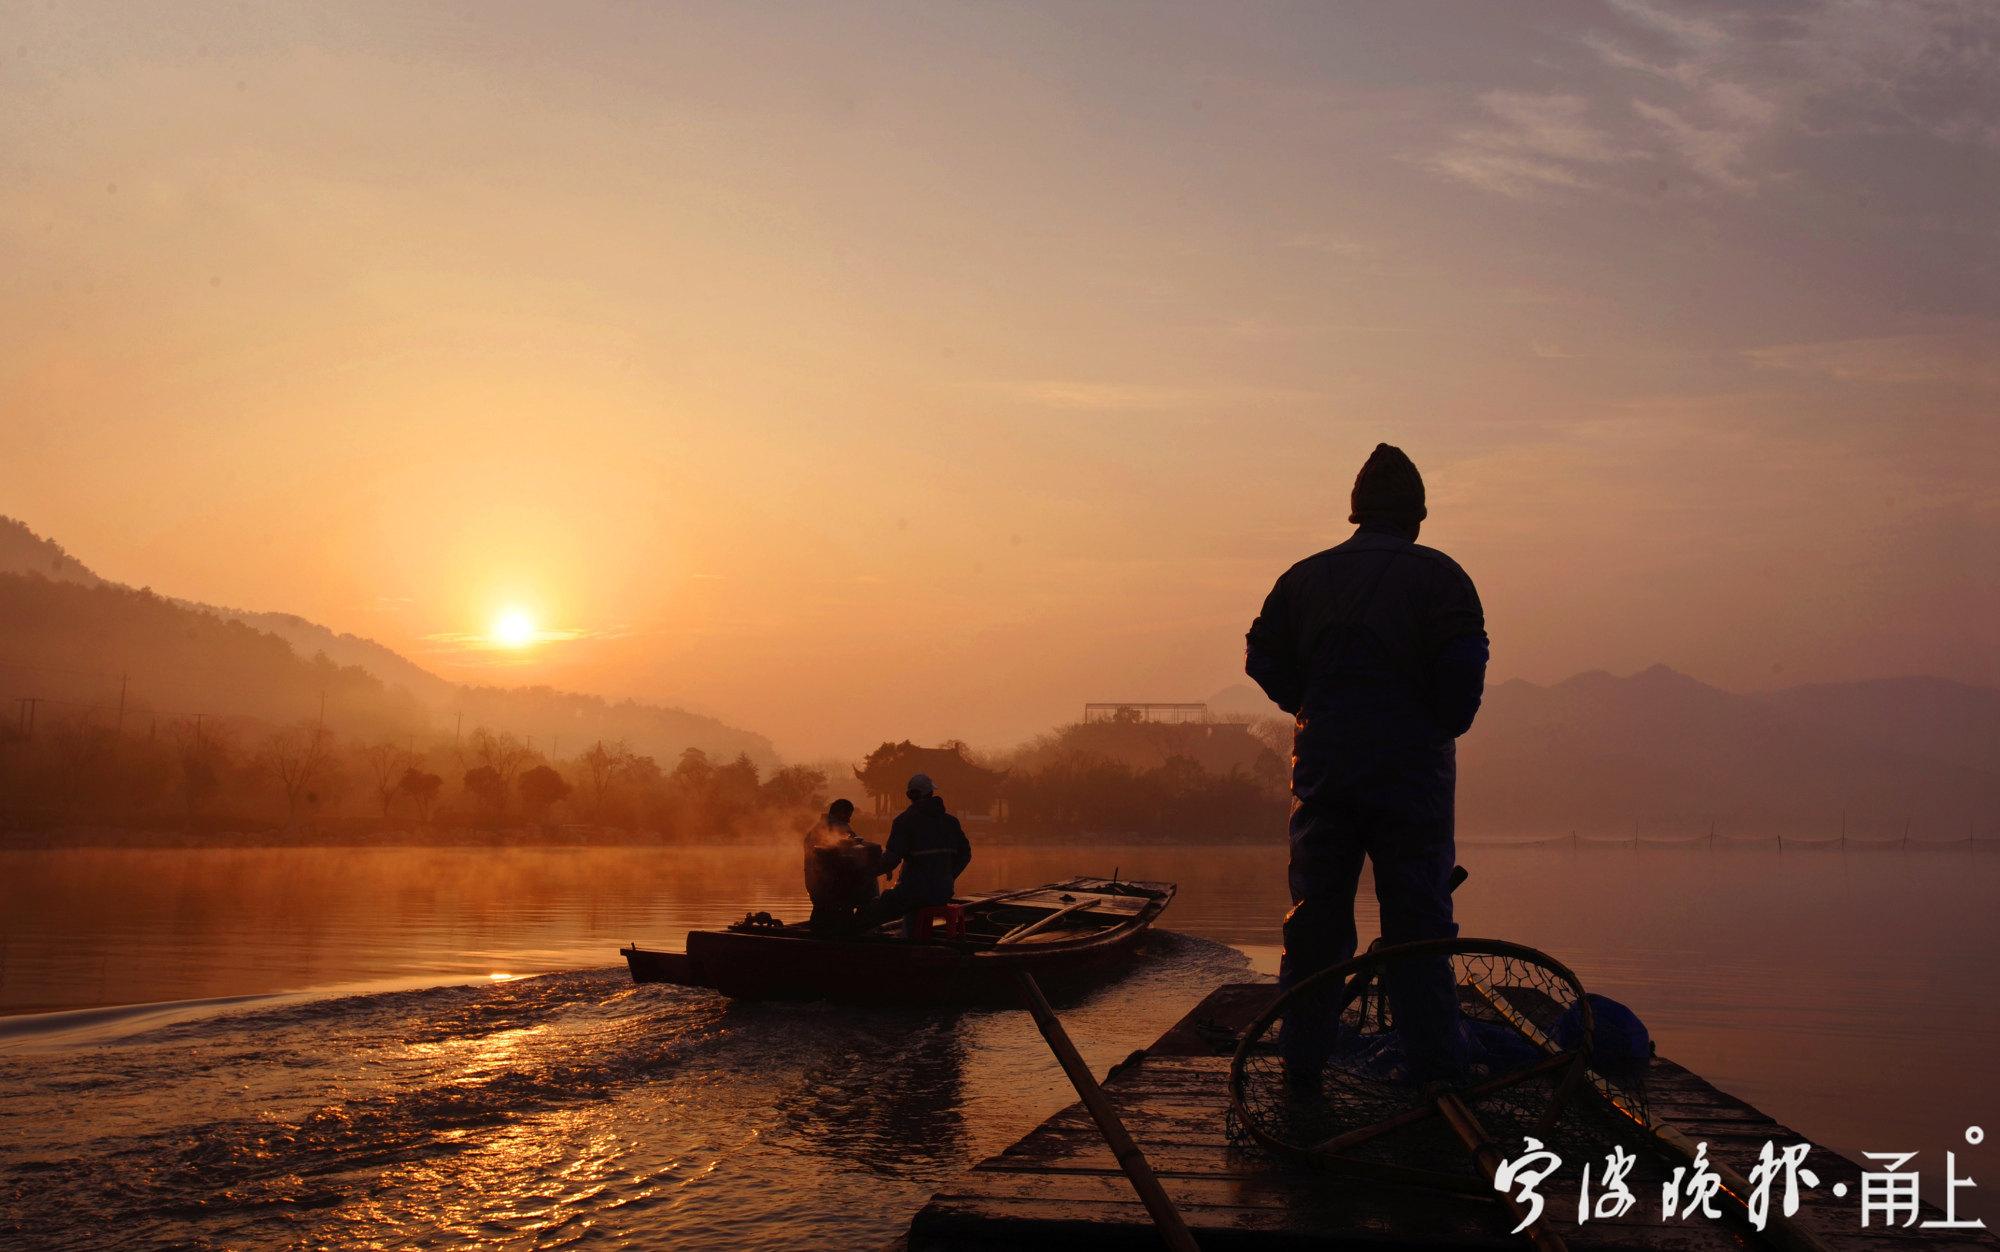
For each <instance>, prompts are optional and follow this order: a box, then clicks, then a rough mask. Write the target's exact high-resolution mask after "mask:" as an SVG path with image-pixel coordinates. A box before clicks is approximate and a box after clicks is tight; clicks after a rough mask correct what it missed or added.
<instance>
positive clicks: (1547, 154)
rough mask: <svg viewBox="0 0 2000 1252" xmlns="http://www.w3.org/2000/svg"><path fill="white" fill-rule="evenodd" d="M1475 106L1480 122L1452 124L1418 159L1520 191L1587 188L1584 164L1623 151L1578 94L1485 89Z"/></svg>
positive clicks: (1492, 186)
mask: <svg viewBox="0 0 2000 1252" xmlns="http://www.w3.org/2000/svg"><path fill="white" fill-rule="evenodd" d="M1479 106H1480V108H1481V109H1482V110H1483V111H1484V113H1485V114H1486V118H1487V120H1486V122H1485V123H1483V124H1481V125H1479V126H1474V127H1470V128H1468V129H1465V130H1462V131H1460V132H1459V133H1458V134H1457V135H1456V136H1454V137H1453V140H1452V142H1451V143H1450V144H1449V145H1447V146H1446V147H1445V149H1444V150H1443V151H1441V152H1438V153H1436V154H1435V155H1433V156H1431V157H1429V158H1428V159H1426V160H1425V161H1424V162H1423V163H1424V164H1426V165H1428V166H1429V167H1430V168H1432V169H1434V170H1437V171H1438V172H1439V173H1442V174H1445V175H1447V176H1449V177H1452V178H1456V179H1458V180H1459V181H1461V182H1466V183H1470V184H1472V185H1473V186H1475V187H1480V188H1483V189H1484V190H1487V191H1492V192H1496V193H1498V194H1500V195H1504V196H1514V197H1517V198H1528V197H1533V196H1536V195H1540V194H1543V193H1546V192H1551V191H1583V190H1587V189H1589V188H1591V187H1593V186H1595V185H1596V179H1595V178H1594V177H1593V176H1592V175H1591V174H1590V173H1589V169H1590V167H1592V166H1599V165H1603V164H1605V163H1607V162H1612V161H1617V160H1620V159H1622V158H1623V157H1624V156H1626V155H1627V153H1626V152H1625V151H1624V150H1623V149H1622V148H1621V147H1620V146H1619V145H1618V144H1617V143H1616V142H1615V141H1614V140H1613V139H1612V137H1611V134H1610V133H1609V132H1608V131H1606V130H1604V129H1603V128H1602V127H1600V126H1598V125H1596V124H1595V123H1594V122H1593V121H1592V120H1591V119H1590V111H1591V109H1590V103H1589V101H1587V100H1585V99H1584V98H1583V97H1581V96H1575V95H1567V94H1549V95H1536V94H1533V93H1528V92H1518V91H1489V92H1487V93H1486V94H1484V95H1482V96H1481V97H1479Z"/></svg>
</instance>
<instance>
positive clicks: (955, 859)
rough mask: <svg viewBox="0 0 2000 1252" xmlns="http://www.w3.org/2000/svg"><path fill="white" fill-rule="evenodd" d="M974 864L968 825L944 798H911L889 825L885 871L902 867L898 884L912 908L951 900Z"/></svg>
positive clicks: (901, 893)
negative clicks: (948, 809)
mask: <svg viewBox="0 0 2000 1252" xmlns="http://www.w3.org/2000/svg"><path fill="white" fill-rule="evenodd" d="M971 863H972V844H971V843H970V842H969V841H968V840H967V839H966V837H965V828H964V827H963V826H960V825H959V824H958V819H957V818H956V817H953V816H952V815H951V814H949V813H947V812H945V809H944V801H943V800H941V799H939V798H938V797H936V796H926V797H925V798H923V799H921V800H913V801H911V802H910V807H909V808H907V809H904V810H903V811H902V812H901V813H898V814H897V815H896V820H895V821H894V822H892V823H890V825H889V846H888V848H887V849H886V850H885V852H884V854H883V857H882V872H883V873H885V874H886V873H888V872H890V871H891V870H893V869H895V868H896V867H897V866H898V865H901V866H903V876H902V877H901V878H900V879H898V880H897V883H896V886H897V888H898V892H899V895H900V896H901V898H902V899H903V901H904V903H905V904H907V905H908V906H909V907H911V908H922V907H924V906H926V905H932V904H946V903H949V902H950V900H951V893H952V886H953V884H955V883H956V882H957V881H958V876H959V874H960V873H961V872H963V871H964V869H965V867H966V866H967V865H970V864H971Z"/></svg>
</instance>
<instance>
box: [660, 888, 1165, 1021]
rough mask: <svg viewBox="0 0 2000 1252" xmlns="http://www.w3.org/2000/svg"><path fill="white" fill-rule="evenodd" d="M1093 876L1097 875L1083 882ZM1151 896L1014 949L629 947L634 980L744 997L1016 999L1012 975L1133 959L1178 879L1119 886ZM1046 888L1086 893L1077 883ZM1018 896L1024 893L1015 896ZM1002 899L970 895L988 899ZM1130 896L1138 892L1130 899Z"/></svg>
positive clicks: (774, 942)
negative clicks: (1096, 922)
mask: <svg viewBox="0 0 2000 1252" xmlns="http://www.w3.org/2000/svg"><path fill="white" fill-rule="evenodd" d="M1077 881H1095V880H1077ZM1119 887H1120V889H1123V890H1126V891H1133V890H1145V891H1147V892H1149V893H1152V894H1151V898H1149V899H1144V900H1140V901H1134V902H1133V903H1131V904H1128V905H1121V907H1124V908H1129V910H1130V911H1129V915H1127V916H1123V917H1120V918H1119V919H1118V920H1117V921H1116V922H1115V923H1114V924H1110V925H1106V926H1104V927H1102V928H1100V929H1096V930H1093V931H1091V932H1089V933H1087V934H1081V935H1078V936H1076V937H1075V938H1065V937H1049V936H1044V937H1043V941H1040V942H1021V943H1019V944H1015V945H1012V946H1009V945H1006V944H994V943H991V942H988V943H980V942H978V941H976V940H975V941H955V940H943V941H911V940H903V939H896V938H890V937H884V936H866V937H856V938H849V939H827V938H822V937H818V936H813V935H810V934H809V933H807V932H805V931H804V930H803V928H800V927H785V928H783V929H781V930H780V929H744V928H736V929H730V930H697V931H691V932H689V934H688V937H687V951H686V952H685V953H676V952H660V951H656V950H650V949H644V948H639V947H637V946H634V947H630V948H626V949H623V955H624V957H625V960H626V964H627V965H628V967H629V968H630V969H631V972H632V979H633V981H634V982H641V983H646V982H669V983H679V984H682V985H684V986H696V987H707V988H711V989H713V990H716V991H720V992H722V993H723V994H725V995H728V996H732V997H735V998H738V999H746V1000H835V1001H840V1002H843V1003H855V1004H916V1005H932V1004H967V1003H978V1002H982V1001H1011V1000H1012V999H1013V998H1014V996H1015V994H1016V992H1015V989H1014V988H1015V983H1014V974H1015V972H1016V971H1025V972H1027V973H1030V974H1033V975H1034V976H1035V978H1036V980H1037V981H1039V982H1043V983H1047V984H1049V985H1052V986H1062V985H1065V984H1070V983H1074V982H1078V981H1085V980H1088V979H1090V978H1093V977H1097V976H1101V975H1102V974H1104V973H1105V972H1107V971H1108V970H1109V969H1111V968H1112V967H1115V966H1116V965H1117V964H1118V963H1120V962H1122V961H1124V960H1127V959H1129V958H1130V957H1131V955H1132V954H1133V952H1134V950H1135V949H1136V948H1137V947H1138V946H1139V945H1140V944H1141V943H1142V942H1143V940H1144V938H1145V936H1146V934H1147V933H1148V931H1149V930H1150V928H1151V926H1152V923H1153V921H1154V919H1156V918H1157V917H1158V916H1159V915H1160V913H1161V912H1163V911H1165V909H1166V907H1167V905H1168V904H1169V903H1171V901H1172V900H1173V895H1174V887H1173V885H1172V884H1161V883H1146V884H1129V885H1127V884H1120V885H1119ZM1041 890H1042V891H1048V892H1063V891H1080V890H1081V889H1080V888H1077V887H1076V884H1075V882H1072V883H1065V884H1052V885H1051V886H1050V887H1048V888H1043V889H1041ZM1014 894H1015V895H1017V896H1018V895H1020V894H1023V893H1014ZM1004 898H1006V897H1004V896H999V895H998V894H997V893H996V897H987V898H983V899H974V900H970V901H968V902H967V907H968V908H969V909H972V908H980V907H983V906H985V905H990V904H991V902H992V901H993V900H994V899H1004ZM1125 899H1126V900H1127V901H1133V897H1132V896H1129V895H1128V896H1126V897H1125Z"/></svg>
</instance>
